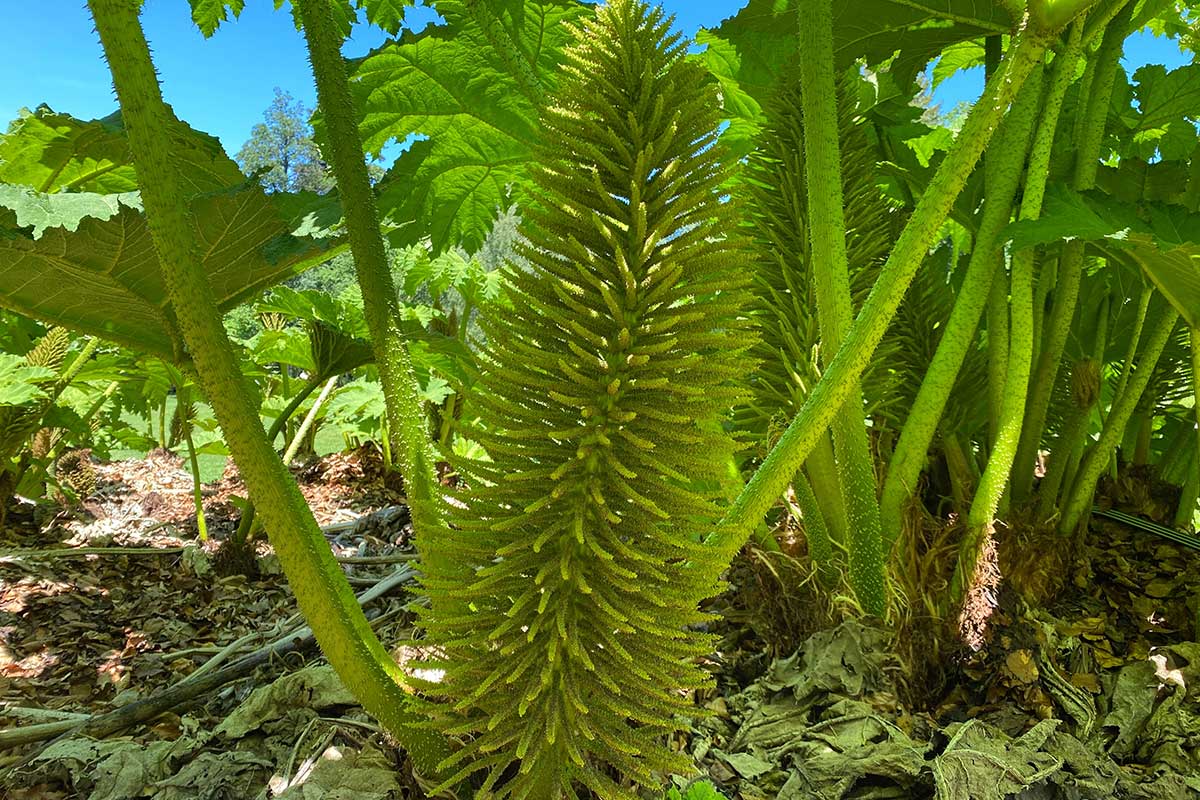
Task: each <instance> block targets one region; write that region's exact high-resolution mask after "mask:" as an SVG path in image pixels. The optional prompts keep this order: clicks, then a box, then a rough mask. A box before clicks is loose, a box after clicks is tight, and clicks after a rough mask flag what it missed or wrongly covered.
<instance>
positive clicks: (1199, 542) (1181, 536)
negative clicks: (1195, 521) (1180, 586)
mask: <svg viewBox="0 0 1200 800" xmlns="http://www.w3.org/2000/svg"><path fill="white" fill-rule="evenodd" d="M1092 513H1093V514H1096V515H1099V516H1101V517H1105V518H1106V519H1111V520H1113V521H1114V522H1120V523H1122V524H1124V525H1128V526H1129V527H1131V528H1137V529H1138V530H1142V531H1146V532H1147V533H1153V534H1154V535H1155V536H1161V537H1162V538H1163V539H1169V540H1170V541H1172V542H1175V543H1176V544H1181V545H1183V546H1184V547H1190V548H1192V549H1193V550H1200V536H1196V535H1193V534H1190V533H1184V532H1183V531H1177V530H1175V529H1174V528H1164V527H1163V526H1162V525H1159V524H1157V523H1154V522H1150V521H1149V520H1144V519H1142V518H1141V517H1135V516H1132V515H1130V514H1126V513H1125V512H1123V511H1117V510H1116V509H1112V508H1109V509H1103V508H1096V507H1093V508H1092Z"/></svg>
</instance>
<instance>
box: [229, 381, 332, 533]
mask: <svg viewBox="0 0 1200 800" xmlns="http://www.w3.org/2000/svg"><path fill="white" fill-rule="evenodd" d="M320 385H321V381H320V379H319V378H315V377H314V378H310V379H309V380H307V381H305V383H304V386H303V388H301V389H300V391H299V392H297V393H296V396H295V397H293V398H292V399H291V400H290V401H289V402H288V404H287V405H286V406H284V408H283V410H282V411H280V412H279V416H277V417H276V418H275V421H274V422H272V423H271V427H270V429H269V430H267V441H268V442H270V443H271V447H274V446H275V439H276V437H278V436H279V434H280V433H281V432H282V431H283V429H284V428H286V427H287V424H288V420H290V419H291V418H292V415H294V414H295V413H296V409H298V408H299V407H300V404H301V403H303V402H304V401H305V400H307V399H308V396H309V395H310V394H312V393H313V392H315V391H316V390H317V387H318V386H320ZM285 463H286V462H285ZM255 516H256V514H255V511H254V504H253V502H251V503H249V504H248V505H247V506H246V510H245V511H243V512H242V518H241V519H240V520H238V526H237V530H236V531H234V533H233V541H234V543H235V544H238V545H242V544H245V543H246V541H247V540H248V539H249V538H250V531H251V530H252V529H253V528H254V519H255Z"/></svg>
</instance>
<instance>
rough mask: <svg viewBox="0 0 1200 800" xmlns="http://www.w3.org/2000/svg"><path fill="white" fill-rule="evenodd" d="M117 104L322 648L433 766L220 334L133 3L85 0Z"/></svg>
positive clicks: (253, 479)
mask: <svg viewBox="0 0 1200 800" xmlns="http://www.w3.org/2000/svg"><path fill="white" fill-rule="evenodd" d="M88 5H89V7H90V8H91V10H92V16H93V18H94V20H95V24H96V30H97V32H98V33H99V35H100V43H101V45H102V46H103V49H104V54H105V58H106V59H107V61H108V65H109V69H110V70H111V72H112V76H113V84H114V86H115V87H116V91H117V98H118V99H119V101H120V104H121V114H122V120H123V122H124V125H125V129H126V131H127V134H128V137H129V146H130V150H131V152H132V154H133V163H134V168H135V169H136V171H137V175H138V186H139V187H140V188H141V192H142V204H143V206H144V208H145V210H146V220H147V225H148V227H149V231H150V236H151V240H152V241H153V244H154V248H155V250H156V251H157V254H158V261H159V264H160V265H161V269H162V277H163V283H164V284H165V285H166V289H167V295H168V298H169V300H170V302H171V307H172V309H173V310H174V312H175V315H176V318H177V321H178V324H179V329H180V331H181V332H182V334H183V338H184V341H185V342H186V344H187V347H188V351H189V352H190V353H191V355H192V358H193V360H194V363H195V367H196V372H197V374H198V375H199V378H200V383H201V385H202V387H203V388H204V391H205V396H206V397H207V398H208V400H209V402H210V403H212V407H213V411H214V412H215V414H216V416H217V420H218V422H219V423H220V425H221V429H222V430H223V431H224V433H225V437H226V441H227V443H228V445H229V449H230V452H231V453H232V454H233V458H234V460H235V462H236V463H237V465H238V469H239V470H240V472H241V474H242V477H243V478H244V480H245V482H246V486H247V488H248V489H249V490H250V493H251V495H253V496H254V497H256V498H258V501H259V509H260V512H261V513H262V516H263V518H264V521H265V522H266V527H267V531H268V532H269V534H270V536H271V543H272V545H274V547H275V552H276V554H277V555H278V556H279V561H280V564H281V565H282V566H283V570H284V573H285V574H286V575H287V578H288V582H289V584H290V585H291V587H292V589H293V591H294V593H295V595H296V601H297V603H298V605H299V606H300V610H301V612H302V613H303V614H304V617H305V619H306V620H307V621H308V623H309V625H310V626H311V627H312V630H313V634H314V636H315V637H316V639H317V642H318V643H319V644H320V646H321V649H322V650H323V651H324V653H325V655H326V657H327V658H328V659H329V661H330V663H331V664H332V665H333V667H334V669H335V670H337V673H338V675H339V676H341V678H342V680H343V681H344V682H345V684H346V686H347V687H349V688H350V689H351V691H353V692H354V694H355V696H356V697H357V698H358V700H359V701H360V702H361V703H362V704H363V707H364V708H365V709H366V710H367V711H368V712H369V713H370V714H372V715H374V716H375V717H376V718H377V719H378V720H379V721H380V722H381V723H383V725H384V727H385V728H386V729H387V730H388V731H389V732H390V733H391V734H392V735H394V736H395V737H396V738H397V740H398V741H399V742H400V743H401V744H402V745H403V746H404V747H405V748H406V749H407V750H408V751H409V753H410V754H411V756H412V758H413V761H414V762H415V763H416V764H417V765H418V766H419V768H420V769H422V770H427V771H430V772H433V771H435V770H436V765H437V764H438V763H439V762H440V761H441V759H442V758H443V757H444V755H445V754H446V752H447V751H448V748H447V746H446V743H445V741H444V740H443V739H442V738H441V737H440V736H438V735H437V734H434V733H433V732H431V731H429V730H428V729H426V728H422V727H416V724H417V723H422V722H423V721H424V720H423V719H422V718H420V717H418V715H416V714H414V713H413V711H412V710H411V709H412V704H411V701H410V698H409V695H408V693H407V691H406V690H405V688H404V684H405V682H406V678H405V675H404V673H403V671H402V670H401V669H400V667H399V666H397V665H396V663H395V662H394V661H393V660H392V658H391V656H389V654H388V652H387V650H385V649H384V648H383V645H381V644H380V643H379V640H378V639H377V638H376V637H375V634H374V632H373V631H372V630H371V627H370V625H369V624H368V623H367V619H366V617H365V616H364V615H363V612H362V608H361V607H360V606H359V605H358V602H357V600H356V599H355V597H354V593H353V592H352V591H351V589H350V585H349V584H348V583H347V582H346V577H345V575H344V574H343V573H342V569H341V567H340V566H339V564H338V563H337V561H336V560H335V559H334V557H333V553H332V552H330V550H329V545H328V543H327V542H326V541H325V537H324V536H323V535H322V534H321V530H320V528H318V527H317V522H316V520H315V519H314V518H313V515H312V512H311V511H310V510H309V508H308V505H307V504H306V503H305V501H304V496H303V495H302V494H301V493H300V489H299V487H297V485H296V482H295V481H294V480H292V477H291V475H290V474H289V473H288V471H287V469H286V468H285V467H284V466H283V462H282V461H281V460H280V459H279V455H278V454H277V453H276V452H275V450H274V448H273V447H272V446H271V443H270V442H269V441H267V437H266V434H265V433H264V431H263V429H262V423H261V421H260V420H259V417H258V405H257V402H256V399H255V395H254V393H253V392H252V391H251V388H250V386H249V384H248V382H247V379H246V378H245V376H243V374H242V371H241V369H240V365H239V363H238V360H237V356H236V355H235V353H234V350H233V346H232V345H231V344H230V342H229V339H228V337H227V336H226V334H225V328H224V326H223V325H222V323H221V315H220V313H219V311H218V310H217V304H216V299H215V296H214V294H213V290H212V287H211V286H210V285H209V283H208V280H207V278H206V273H205V269H204V265H203V264H202V263H201V262H200V261H199V260H198V258H197V254H198V253H200V252H202V248H201V247H200V243H199V242H198V241H197V240H196V237H195V233H194V228H193V226H192V223H191V218H190V209H189V204H188V199H187V198H188V194H187V192H188V189H187V187H186V185H185V184H184V182H183V180H182V178H181V176H180V174H179V172H178V171H177V166H176V159H175V156H174V154H173V153H172V151H171V142H172V136H171V133H172V129H173V127H174V125H175V123H174V120H173V118H172V116H171V114H170V111H169V110H168V109H167V106H166V105H165V104H164V103H163V99H162V94H161V93H160V90H159V86H158V76H157V75H156V73H155V71H154V64H153V63H152V61H151V59H150V48H149V46H148V45H147V44H146V39H145V37H144V35H143V33H142V29H141V25H140V23H139V21H138V5H139V4H137V3H131V2H128V0H89V3H88Z"/></svg>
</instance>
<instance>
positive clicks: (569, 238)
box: [425, 0, 754, 798]
mask: <svg viewBox="0 0 1200 800" xmlns="http://www.w3.org/2000/svg"><path fill="white" fill-rule="evenodd" d="M669 26H670V20H668V19H666V18H664V16H663V13H662V12H661V10H658V9H654V10H651V9H650V8H649V7H648V6H647V5H645V4H644V3H643V2H641V1H640V0H612V2H609V3H608V4H607V5H605V6H603V7H601V8H600V9H599V10H598V11H597V14H596V16H595V18H594V19H591V20H589V21H587V22H585V23H583V24H582V25H581V27H580V28H579V30H577V32H576V34H577V43H576V44H575V45H574V46H573V47H572V48H571V49H570V50H569V51H568V53H567V54H566V56H565V63H564V69H563V77H562V80H561V84H560V86H559V89H558V93H557V95H556V96H555V97H554V98H552V99H551V100H550V101H549V102H548V104H547V107H546V109H545V111H544V112H543V115H542V125H543V131H544V133H543V137H544V138H543V141H542V142H541V143H540V146H539V149H538V159H537V165H536V168H535V170H534V176H535V177H534V182H535V185H536V188H535V189H534V190H533V191H532V193H531V196H530V197H529V198H528V201H527V203H526V204H525V214H526V220H525V223H526V224H525V229H524V232H525V234H526V236H527V237H528V241H527V243H526V245H525V246H524V248H523V251H524V252H523V255H524V256H525V257H526V258H527V259H528V262H529V266H528V268H524V269H521V268H512V269H511V270H510V280H511V283H512V294H511V299H512V309H511V310H510V311H506V312H503V313H495V314H491V315H488V317H487V319H486V320H485V323H484V327H485V330H486V333H487V335H488V341H489V342H490V343H491V346H490V349H489V351H488V353H487V354H486V355H484V356H483V360H482V363H481V364H480V366H479V370H480V376H479V382H478V384H477V387H476V389H475V392H476V394H475V395H474V396H473V403H474V407H475V408H476V409H477V410H478V411H479V412H480V413H481V414H482V415H483V416H484V417H485V418H486V419H487V424H486V426H482V427H479V428H468V429H466V430H464V431H463V433H464V435H466V436H467V437H468V438H470V439H472V440H475V441H477V442H479V443H480V444H482V445H483V447H484V448H485V449H486V451H487V453H488V455H489V457H490V460H486V461H467V462H461V463H458V464H457V465H456V466H457V467H458V470H459V474H460V475H461V476H462V477H463V478H464V479H465V481H466V484H467V486H468V487H469V488H467V489H466V490H464V491H463V492H462V493H461V495H460V497H459V498H458V499H459V500H460V501H461V505H460V506H458V507H456V509H455V510H454V511H452V518H453V522H454V524H455V527H456V530H454V531H453V532H451V533H448V534H446V536H447V539H446V541H444V542H438V543H437V546H438V547H439V548H442V549H444V551H445V553H446V554H447V555H448V556H450V558H449V559H448V560H449V561H451V562H452V563H453V564H455V565H456V566H453V567H449V568H447V567H442V566H432V567H431V568H428V569H427V575H426V588H427V590H428V592H429V595H430V598H431V601H432V609H431V611H430V613H429V614H428V615H427V617H426V621H425V623H426V626H427V630H428V633H429V635H430V641H431V644H433V645H435V646H436V647H435V649H436V651H437V652H438V654H439V655H438V658H437V666H438V667H439V668H440V669H442V670H444V671H445V674H444V678H443V680H442V683H441V684H440V685H439V686H437V687H436V689H437V693H438V694H444V695H445V696H447V697H450V698H453V700H452V701H451V702H452V705H451V706H450V707H449V709H448V710H445V709H443V710H441V711H440V713H439V722H440V725H441V727H442V728H443V730H445V731H446V732H447V733H449V734H451V735H454V736H462V737H464V738H466V739H468V743H467V745H466V746H465V747H464V748H463V749H462V750H461V751H460V752H459V753H458V754H456V756H454V757H453V758H452V759H451V761H452V762H453V765H465V766H463V767H462V771H463V772H464V773H467V772H472V771H475V770H487V773H488V774H487V778H486V781H485V783H484V786H483V787H482V789H480V793H479V794H478V795H477V796H491V795H490V794H488V793H490V792H496V793H497V794H499V795H501V796H508V797H514V798H559V797H580V796H586V791H587V790H590V791H592V792H596V793H597V794H599V795H600V796H602V797H612V798H624V797H635V796H636V795H635V794H633V793H632V790H631V789H627V788H623V786H622V785H621V784H618V783H617V782H616V781H615V780H614V779H613V777H612V776H613V775H614V774H617V773H619V774H622V775H624V776H625V777H626V778H628V779H632V780H633V781H635V782H637V783H640V784H642V785H643V786H647V787H653V786H660V785H661V775H662V773H664V772H666V771H672V770H673V771H687V770H688V769H689V765H688V764H687V763H686V762H687V759H686V758H680V757H679V756H678V755H677V754H673V753H672V752H670V751H669V750H668V749H666V748H665V747H664V746H663V743H662V737H663V735H664V734H665V733H667V732H669V731H672V730H674V729H677V728H678V727H679V722H678V721H677V718H676V717H677V715H680V714H691V713H694V711H695V709H694V708H693V706H692V704H691V702H690V701H689V699H688V697H687V693H686V690H688V689H691V688H694V687H699V686H702V685H704V684H705V683H706V676H705V673H704V672H703V671H702V670H701V669H700V668H699V667H698V666H697V665H696V663H695V659H696V658H697V657H698V656H700V655H702V654H703V653H704V652H706V650H707V649H708V648H709V647H710V646H711V642H710V640H709V638H708V637H706V636H704V635H703V634H700V633H698V632H696V631H695V630H694V628H695V627H696V626H698V625H699V624H701V623H702V622H703V621H704V620H705V619H706V616H705V615H704V614H702V613H700V612H699V611H698V610H697V605H698V603H699V602H700V601H701V600H703V599H705V598H707V597H710V596H712V595H713V594H714V592H715V591H716V590H717V589H718V588H719V577H718V576H719V574H720V571H721V569H722V567H723V563H722V557H721V556H720V555H719V554H718V553H717V551H715V550H714V549H710V548H706V547H705V546H703V545H702V544H701V539H702V538H703V537H704V536H705V535H706V534H707V533H708V532H710V531H711V530H712V527H713V525H714V524H715V522H716V520H718V519H719V517H720V515H721V510H722V509H721V504H720V498H721V487H722V481H723V480H724V479H725V477H726V475H725V470H726V466H727V464H728V463H729V459H730V458H731V457H732V455H733V451H734V449H735V442H734V439H733V437H732V436H731V435H730V434H729V433H727V432H726V430H725V427H724V425H723V421H724V419H725V417H726V415H727V413H728V411H729V409H731V408H732V407H733V406H735V405H736V404H737V403H739V402H741V401H743V400H744V399H745V390H744V389H743V388H742V385H741V379H742V378H743V377H744V376H745V375H746V374H747V373H748V372H749V370H750V369H751V366H752V364H751V361H750V359H749V357H748V356H747V352H748V350H749V349H750V348H751V347H752V345H753V344H754V335H753V333H752V332H751V327H750V324H749V320H748V317H747V314H746V313H745V312H744V311H743V309H744V308H745V307H746V306H747V303H748V298H749V295H748V291H747V287H748V281H749V279H750V269H749V268H748V261H747V257H746V255H745V252H744V249H743V246H742V243H741V242H740V240H738V239H737V234H736V229H737V224H736V221H737V213H738V212H737V209H736V205H735V203H734V202H731V201H729V199H728V198H727V197H725V196H723V191H722V185H723V184H724V183H725V182H726V181H727V179H728V178H729V177H730V174H731V170H732V169H733V168H734V167H733V162H732V160H731V159H730V157H729V156H728V155H727V154H726V152H725V151H724V149H723V148H722V147H721V146H720V145H719V144H718V143H717V132H718V125H719V118H718V114H719V105H718V102H717V97H716V90H715V87H713V85H712V84H711V83H710V82H709V80H708V78H707V77H706V75H705V73H704V71H703V69H702V68H701V67H700V66H699V65H698V64H696V63H694V62H692V61H689V60H687V59H686V58H685V57H684V56H685V53H686V43H685V42H684V41H683V40H682V38H681V37H679V36H677V35H674V34H671V33H670V32H669ZM464 598H466V599H469V604H464V602H463V599H464ZM434 710H435V713H436V712H437V708H436V707H435V709H434ZM656 773H657V774H656Z"/></svg>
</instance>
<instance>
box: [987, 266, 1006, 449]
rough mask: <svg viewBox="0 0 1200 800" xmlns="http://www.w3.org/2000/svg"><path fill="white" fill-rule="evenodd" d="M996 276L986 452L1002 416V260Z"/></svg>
mask: <svg viewBox="0 0 1200 800" xmlns="http://www.w3.org/2000/svg"><path fill="white" fill-rule="evenodd" d="M998 260H999V261H1000V262H1001V263H1000V265H998V269H997V272H998V274H997V275H996V277H995V278H994V279H993V280H992V286H991V289H990V290H989V291H988V299H987V356H988V360H987V388H988V393H987V396H988V452H991V449H992V448H993V447H995V446H996V439H997V438H998V437H999V436H1000V419H1001V417H1002V416H1003V415H1004V389H1005V383H1006V381H1007V380H1008V362H1009V354H1008V345H1009V339H1010V338H1011V337H1010V335H1009V330H1008V292H1009V278H1008V270H1006V269H1005V268H1004V266H1003V256H1002V255H1001V256H1000V257H999V259H998Z"/></svg>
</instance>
